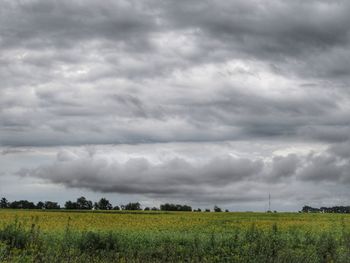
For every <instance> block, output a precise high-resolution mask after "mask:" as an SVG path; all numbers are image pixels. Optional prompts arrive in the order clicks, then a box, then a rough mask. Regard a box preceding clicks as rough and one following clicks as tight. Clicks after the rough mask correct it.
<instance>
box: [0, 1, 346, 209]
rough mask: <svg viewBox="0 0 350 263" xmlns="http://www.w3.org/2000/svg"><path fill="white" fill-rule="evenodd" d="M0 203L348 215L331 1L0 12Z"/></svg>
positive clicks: (62, 4) (338, 29)
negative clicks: (313, 210)
mask: <svg viewBox="0 0 350 263" xmlns="http://www.w3.org/2000/svg"><path fill="white" fill-rule="evenodd" d="M0 3H1V9H0V195H1V196H5V197H7V198H8V199H9V200H11V201H12V200H16V199H30V200H33V201H38V200H53V201H58V202H60V203H61V204H63V203H64V201H66V200H68V199H76V198H77V197H79V196H81V195H84V196H86V197H87V198H90V199H93V200H96V199H98V198H100V197H102V196H105V197H107V198H109V199H110V200H111V201H112V202H113V204H121V203H125V202H128V201H140V202H141V203H142V204H143V205H144V206H146V205H159V204H160V203H163V202H179V203H187V204H190V205H192V206H194V207H202V208H205V207H210V208H211V207H213V205H215V204H217V205H220V206H222V207H224V208H228V209H230V210H255V211H264V210H266V209H267V208H268V207H267V205H268V195H269V193H270V194H271V198H272V201H271V202H272V207H271V208H272V209H276V210H280V211H281V210H284V211H297V210H300V209H301V207H302V206H303V205H306V204H309V205H314V206H323V205H350V192H349V191H348V188H349V186H350V90H349V84H350V27H349V25H350V3H349V1H346V0H334V1H325V0H319V1H314V0H309V1H304V0H293V1H287V0H265V1H263V0H234V1H226V0H213V1H209V0H208V1H194V0H187V1H175V0H165V1H156V0H142V1H136V0H135V1H132V0H131V1H130V0H125V1H118V0H115V1H97V0H96V1H90V0H87V1H86V0H85V1H82V0H81V1H79V0H76V1H71V0H69V1H68V0H67V1H65V0H62V1H53V0H42V1H29V0H22V1H19V0H18V1H16V0H0Z"/></svg>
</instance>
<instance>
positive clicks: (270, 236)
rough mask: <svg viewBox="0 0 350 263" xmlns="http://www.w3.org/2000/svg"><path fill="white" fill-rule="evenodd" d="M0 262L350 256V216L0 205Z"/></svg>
mask: <svg viewBox="0 0 350 263" xmlns="http://www.w3.org/2000/svg"><path fill="white" fill-rule="evenodd" d="M0 262H350V215H347V214H320V213H317V214H312V213H306V214H305V213H231V212H230V213H224V212H222V213H213V212H211V213H206V212H159V211H157V212H153V211H150V212H144V211H140V212H134V211H130V212H128V211H120V212H109V211H108V212H107V211H106V212H100V211H94V212H90V211H38V210H33V211H28V210H7V209H2V210H1V209H0Z"/></svg>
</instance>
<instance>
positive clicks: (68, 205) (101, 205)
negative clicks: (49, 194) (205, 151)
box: [0, 196, 228, 212]
mask: <svg viewBox="0 0 350 263" xmlns="http://www.w3.org/2000/svg"><path fill="white" fill-rule="evenodd" d="M0 208H12V209H67V210H144V211H187V212H191V211H193V212H201V211H202V210H201V209H200V208H198V209H194V210H193V209H192V207H191V206H189V205H181V204H170V203H166V204H162V205H160V207H159V208H158V207H145V208H144V209H142V206H141V204H140V203H139V202H136V203H128V204H126V205H116V206H113V205H112V204H111V202H110V201H109V200H108V199H106V198H101V199H100V200H99V201H98V202H94V203H93V202H92V201H91V200H88V199H86V198H85V197H84V196H81V197H79V198H77V200H76V201H70V200H69V201H67V202H65V204H64V207H61V206H60V205H59V204H58V203H57V202H52V201H45V202H43V201H39V202H38V203H36V204H35V203H33V202H30V201H28V200H19V201H13V202H9V201H8V200H7V199H6V198H5V197H3V198H1V199H0ZM204 211H205V212H210V211H211V210H210V209H205V210H204ZM213 211H214V212H222V209H221V208H220V207H218V206H214V209H213ZM225 212H228V210H225Z"/></svg>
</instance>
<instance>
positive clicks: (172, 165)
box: [18, 146, 350, 202]
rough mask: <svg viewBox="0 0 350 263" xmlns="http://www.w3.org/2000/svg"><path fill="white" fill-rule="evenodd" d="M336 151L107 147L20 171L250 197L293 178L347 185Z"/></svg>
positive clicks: (64, 154) (184, 194) (155, 190)
mask: <svg viewBox="0 0 350 263" xmlns="http://www.w3.org/2000/svg"><path fill="white" fill-rule="evenodd" d="M340 147H341V146H340ZM333 151H334V149H333V148H328V149H326V150H325V151H323V152H320V153H312V152H311V153H309V154H306V155H299V156H298V155H296V154H289V155H286V156H275V157H274V158H272V159H266V158H265V159H264V158H258V159H249V158H244V157H236V156H232V155H230V154H224V155H221V154H218V155H212V156H211V157H209V158H206V159H194V160H193V159H191V158H189V155H187V156H186V155H183V154H180V155H179V154H178V155H177V156H176V157H174V156H173V157H169V158H166V159H163V160H160V161H159V160H158V161H154V160H153V161H152V160H150V159H149V158H148V157H147V156H142V155H141V156H138V157H130V156H129V157H128V158H126V159H124V160H118V159H114V160H111V159H110V158H109V157H110V155H108V154H107V155H105V152H100V153H96V152H95V151H91V150H88V149H84V150H81V151H68V150H61V151H59V152H58V153H57V156H56V160H55V161H54V162H53V163H51V164H48V165H42V166H39V167H37V168H32V169H22V170H20V171H19V172H18V175H20V176H22V177H34V178H41V179H44V180H46V181H48V182H51V183H55V184H61V185H64V186H66V187H68V188H85V189H88V190H92V191H97V192H105V193H124V194H144V195H146V196H151V197H157V198H164V197H165V196H166V197H168V198H169V197H175V198H178V199H182V200H191V201H193V202H198V201H200V202H210V201H223V202H235V201H246V202H247V201H252V200H261V199H263V198H264V195H266V189H275V190H274V192H275V193H277V194H279V195H281V197H282V198H286V196H288V195H290V193H289V192H288V186H287V185H289V184H293V183H294V184H295V182H296V186H293V187H302V186H303V185H308V183H311V184H316V185H319V184H322V183H323V182H330V183H332V184H338V183H341V184H346V185H348V184H349V183H350V174H349V172H348V171H349V168H350V158H349V156H347V157H346V158H344V157H342V156H341V155H332V154H331V153H332V152H333ZM112 156H113V155H112ZM283 189H284V190H283ZM281 190H283V191H282V192H281Z"/></svg>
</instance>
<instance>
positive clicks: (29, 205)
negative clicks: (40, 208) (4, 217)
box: [10, 200, 36, 209]
mask: <svg viewBox="0 0 350 263" xmlns="http://www.w3.org/2000/svg"><path fill="white" fill-rule="evenodd" d="M10 208H14V209H35V208H36V206H35V204H34V203H33V202H29V201H28V200H20V201H14V202H12V203H10Z"/></svg>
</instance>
